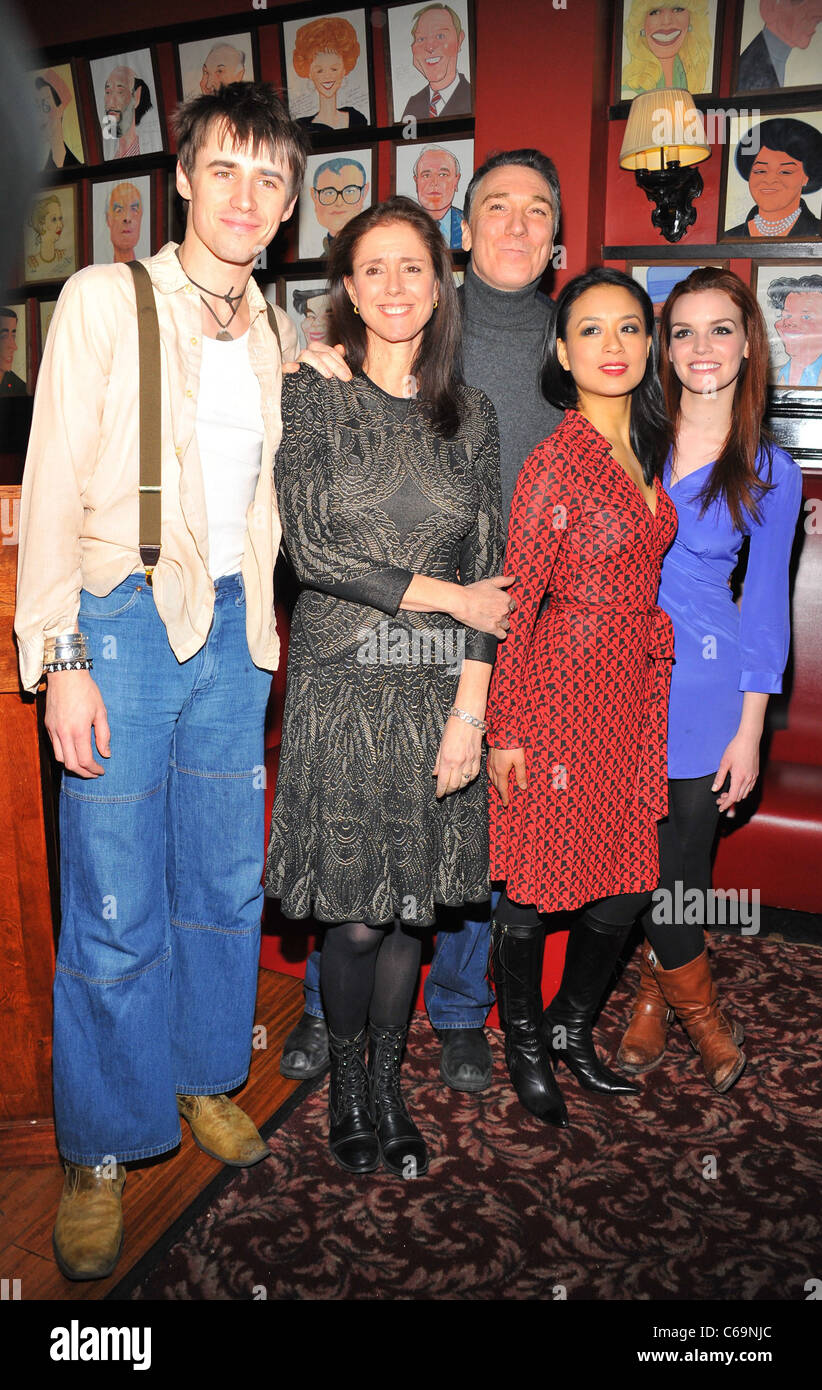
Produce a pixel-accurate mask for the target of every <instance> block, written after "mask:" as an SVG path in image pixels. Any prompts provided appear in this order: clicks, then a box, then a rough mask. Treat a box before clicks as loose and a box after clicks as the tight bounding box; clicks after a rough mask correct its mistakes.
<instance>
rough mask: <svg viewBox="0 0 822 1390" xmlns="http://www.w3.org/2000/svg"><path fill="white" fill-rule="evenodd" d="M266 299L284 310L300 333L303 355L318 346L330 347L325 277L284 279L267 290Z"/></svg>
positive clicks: (268, 286)
mask: <svg viewBox="0 0 822 1390" xmlns="http://www.w3.org/2000/svg"><path fill="white" fill-rule="evenodd" d="M265 297H266V299H268V300H270V301H271V303H272V304H279V306H280V308H281V309H285V312H286V313H287V314H288V317H289V318H290V319H291V322H292V323H293V324H294V327H295V328H296V330H297V341H298V344H299V349H300V352H302V350H303V348H308V347H314V346H315V344H317V343H331V341H332V340H331V336H330V330H331V300H330V299H329V296H328V285H327V284H326V281H325V279H324V277H323V276H322V275H315V276H314V277H313V278H309V279H306V277H305V276H304V275H281V276H280V278H279V280H277V282H276V284H271V285H267V286H266V290H265Z"/></svg>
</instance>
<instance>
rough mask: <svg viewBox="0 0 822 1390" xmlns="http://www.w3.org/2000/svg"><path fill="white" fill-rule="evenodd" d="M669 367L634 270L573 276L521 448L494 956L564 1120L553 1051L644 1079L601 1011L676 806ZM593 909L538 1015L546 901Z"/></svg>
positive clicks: (495, 823)
mask: <svg viewBox="0 0 822 1390" xmlns="http://www.w3.org/2000/svg"><path fill="white" fill-rule="evenodd" d="M656 368H657V363H656V350H655V346H654V338H653V308H652V305H651V301H650V299H649V298H648V296H647V295H646V293H645V291H644V290H643V289H642V288H641V287H640V286H639V285H638V284H637V283H636V281H634V280H632V279H631V278H630V277H628V276H627V275H623V274H622V273H621V272H619V271H614V270H607V269H598V270H591V271H588V272H586V274H584V275H579V276H577V277H576V278H575V279H574V280H572V281H570V282H569V284H568V285H566V286H565V288H564V289H563V291H562V292H561V294H560V295H559V297H558V299H557V306H556V315H555V320H554V326H553V330H552V332H551V333H550V334H549V337H548V340H547V341H546V347H545V355H544V359H543V372H542V389H543V392H544V394H545V395H546V396H547V397H548V399H549V400H551V401H553V402H554V403H555V404H557V405H562V406H564V407H565V408H566V414H565V416H564V418H563V420H562V422H561V423H560V425H559V426H558V427H557V429H556V430H555V431H554V433H553V434H552V435H550V437H549V438H548V439H546V440H544V441H543V443H542V444H540V445H539V446H538V448H536V449H535V450H534V452H533V453H532V454H531V456H530V457H529V458H528V459H527V460H526V461H525V463H524V465H523V467H522V471H521V473H520V476H519V480H518V483H517V489H516V492H515V494H514V501H513V506H512V510H511V520H510V526H509V530H508V551H507V559H506V572H507V573H515V574H516V575H517V583H516V585H515V586H514V588H513V589H512V594H515V595H516V599H517V605H518V606H517V610H516V612H515V614H514V615H513V617H512V619H511V629H510V632H509V635H508V638H507V640H506V641H505V642H504V643H502V644H501V645H500V647H499V650H498V653H497V659H496V665H495V668H494V674H493V678H492V684H491V692H490V696H489V701H488V713H487V715H486V720H487V724H488V734H487V738H488V743H489V746H490V747H491V752H490V754H489V759H488V771H489V774H490V777H491V781H492V783H493V785H494V787H495V788H496V791H497V793H498V795H497V796H496V797H494V796H492V799H491V801H492V804H491V877H492V878H493V879H496V880H499V881H501V882H503V883H504V884H505V892H503V894H502V897H501V899H500V902H499V905H498V908H497V911H496V914H495V921H494V924H493V932H492V960H493V967H494V978H495V983H496V987H497V999H498V1003H499V1008H500V1017H501V1021H502V1026H503V1029H504V1030H505V1035H506V1044H505V1045H506V1061H507V1063H508V1069H509V1072H510V1074H511V1079H512V1081H513V1084H514V1088H515V1090H516V1092H517V1095H518V1096H519V1099H520V1101H521V1103H522V1104H523V1105H524V1106H525V1107H526V1109H528V1110H530V1111H531V1112H532V1113H533V1114H535V1115H537V1116H538V1117H539V1118H540V1119H543V1120H546V1121H547V1122H549V1123H552V1124H557V1125H561V1126H564V1125H567V1123H568V1118H567V1112H566V1110H565V1105H564V1103H563V1100H562V1097H561V1095H560V1093H559V1090H558V1088H557V1085H556V1081H555V1080H554V1076H553V1073H552V1070H551V1066H550V1061H549V1053H550V1054H552V1055H553V1059H554V1061H557V1060H559V1059H562V1060H564V1061H565V1063H566V1065H567V1066H568V1067H569V1068H570V1069H571V1071H572V1072H573V1073H574V1075H575V1076H576V1077H577V1079H578V1080H579V1082H580V1083H581V1084H582V1085H583V1086H585V1087H586V1088H587V1089H589V1090H594V1091H599V1092H604V1093H607V1094H623V1095H634V1094H636V1093H637V1089H638V1088H637V1087H636V1086H634V1085H633V1083H631V1082H630V1081H628V1080H626V1078H625V1077H624V1076H621V1075H619V1074H618V1073H616V1072H613V1071H611V1070H610V1069H609V1068H607V1067H605V1066H604V1065H603V1064H602V1063H601V1062H600V1061H599V1058H598V1057H597V1054H596V1052H595V1050H594V1046H593V1041H592V1037H591V1024H592V1020H593V1016H594V1013H595V1011H596V1009H597V1006H598V1005H599V1003H600V1000H601V998H602V994H603V992H604V990H605V986H606V985H607V983H608V980H609V978H610V975H611V972H612V970H613V967H614V965H615V962H616V959H617V956H618V955H619V951H620V948H621V946H622V943H623V941H624V940H625V937H626V935H627V933H628V931H629V930H630V927H631V924H632V923H633V922H634V920H635V918H636V917H637V916H638V914H639V912H640V911H641V910H642V909H643V907H645V906H646V905H647V903H648V902H649V901H650V895H651V892H652V891H653V889H654V888H655V887H656V885H657V881H658V874H659V862H658V853H657V830H656V822H657V820H658V819H659V818H660V817H661V816H664V815H665V812H666V810H667V782H666V761H665V759H666V719H667V701H668V688H669V683H670V671H671V661H672V659H673V635H672V627H671V622H670V619H669V618H668V617H667V615H666V614H665V613H663V612H662V610H661V609H660V608H658V607H657V605H656V595H657V589H658V587H659V574H660V566H661V563H662V557H663V555H664V553H665V550H666V549H667V547H668V546H669V544H670V543H671V541H672V540H673V537H674V534H675V531H676V512H675V510H674V507H673V504H672V503H671V501H670V499H669V498H668V496H667V494H666V493H665V492H664V491H663V490H662V486H661V483H660V474H661V469H662V463H663V461H664V458H665V452H666V449H667V445H668V439H669V427H668V423H667V419H666V416H665V413H664V409H663V403H662V395H661V391H660V387H659V383H658V380H657V370H656ZM581 908H584V911H583V912H582V913H581V914H580V915H579V916H578V917H577V918H576V919H575V920H574V922H573V924H572V926H571V931H570V935H569V939H568V949H567V954H566V958H565V968H564V971H563V976H562V983H561V985H560V988H559V992H558V994H557V995H556V997H555V999H554V1000H553V1002H552V1003H551V1005H550V1007H549V1008H548V1009H546V1011H545V1015H544V1017H541V1014H542V999H541V992H540V980H541V974H542V956H543V946H544V935H545V923H544V918H543V914H545V913H550V912H557V911H561V910H566V911H567V910H573V909H581Z"/></svg>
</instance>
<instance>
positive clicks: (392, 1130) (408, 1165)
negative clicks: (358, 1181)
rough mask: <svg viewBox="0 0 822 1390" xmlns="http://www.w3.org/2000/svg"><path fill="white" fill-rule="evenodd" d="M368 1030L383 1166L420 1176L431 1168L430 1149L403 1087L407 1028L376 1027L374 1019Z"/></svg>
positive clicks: (373, 1103) (404, 1174)
mask: <svg viewBox="0 0 822 1390" xmlns="http://www.w3.org/2000/svg"><path fill="white" fill-rule="evenodd" d="M368 1032H369V1037H370V1039H371V1047H370V1049H369V1054H368V1074H369V1078H370V1086H371V1107H372V1111H373V1115H374V1120H375V1123H376V1126H377V1138H378V1140H379V1145H380V1157H381V1158H382V1164H383V1167H384V1168H387V1169H388V1171H389V1173H395V1174H396V1175H397V1177H400V1178H418V1177H421V1176H422V1174H423V1173H427V1172H428V1150H427V1148H426V1146H425V1140H424V1139H423V1137H422V1135H421V1134H420V1132H419V1130H418V1129H417V1126H416V1125H415V1124H414V1121H413V1120H412V1119H411V1116H410V1115H409V1113H408V1107H407V1106H406V1104H405V1100H404V1099H403V1094H402V1090H401V1088H400V1064H401V1061H402V1053H403V1048H404V1047H405V1038H406V1034H407V1032H408V1029H407V1028H376V1027H375V1026H374V1024H373V1023H372V1024H371V1025H370V1026H369V1030H368Z"/></svg>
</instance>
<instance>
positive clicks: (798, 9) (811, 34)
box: [731, 0, 822, 96]
mask: <svg viewBox="0 0 822 1390" xmlns="http://www.w3.org/2000/svg"><path fill="white" fill-rule="evenodd" d="M820 83H822V6H820V4H819V0H790V3H789V4H786V3H785V0H741V2H740V5H739V9H738V13H737V23H736V38H735V44H734V72H733V82H732V84H731V90H732V91H733V92H740V93H741V92H756V93H757V95H760V96H761V95H764V94H766V93H768V94H770V93H774V92H788V91H793V92H802V91H806V92H807V91H813V90H814V89H815V88H816V89H818V88H819V86H820Z"/></svg>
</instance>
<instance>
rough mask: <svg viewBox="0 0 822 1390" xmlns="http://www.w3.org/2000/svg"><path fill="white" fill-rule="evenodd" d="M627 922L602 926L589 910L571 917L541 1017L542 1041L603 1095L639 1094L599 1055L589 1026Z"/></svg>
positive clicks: (586, 1085) (557, 1059) (582, 1082)
mask: <svg viewBox="0 0 822 1390" xmlns="http://www.w3.org/2000/svg"><path fill="white" fill-rule="evenodd" d="M629 931H630V927H624V928H622V927H620V928H616V929H614V930H613V931H610V932H609V931H606V930H602V924H601V923H599V922H598V921H597V919H596V918H592V917H591V916H590V914H589V913H587V912H585V913H583V915H582V917H581V918H580V919H579V920H578V921H576V922H574V923H573V925H572V927H571V932H570V935H569V937H568V948H567V950H566V953H565V966H564V969H563V972H562V983H561V984H560V987H559V990H558V992H557V994H556V996H555V998H554V999H553V1000H552V1001H551V1003H550V1004H549V1006H548V1008H547V1009H546V1010H545V1013H544V1015H543V1020H542V1030H543V1037H544V1039H545V1043H546V1046H547V1047H548V1050H549V1052H550V1053H551V1055H552V1057H553V1059H554V1065H555V1066H556V1064H557V1062H564V1063H565V1065H566V1067H568V1069H569V1070H570V1071H571V1072H573V1074H574V1076H575V1077H576V1079H577V1081H578V1082H579V1084H580V1086H583V1087H584V1088H585V1090H586V1091H597V1092H599V1093H600V1094H601V1095H608V1096H638V1095H639V1094H640V1090H641V1087H639V1086H636V1085H635V1084H634V1082H633V1081H629V1080H628V1078H627V1077H626V1076H623V1074H622V1073H621V1072H618V1071H612V1069H611V1068H610V1067H606V1066H605V1064H604V1063H603V1062H601V1061H600V1059H599V1057H598V1056H597V1054H596V1049H595V1048H594V1040H593V1037H592V1035H591V1026H592V1023H593V1018H594V1014H595V1013H596V1011H597V1008H598V1007H599V1003H600V1001H601V999H602V996H603V994H604V993H605V988H606V986H607V984H608V981H609V979H610V978H611V973H612V971H613V968H614V966H615V965H616V961H617V957H618V955H619V952H620V949H621V947H622V943H623V942H624V940H625V938H626V936H627V935H628V932H629Z"/></svg>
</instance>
